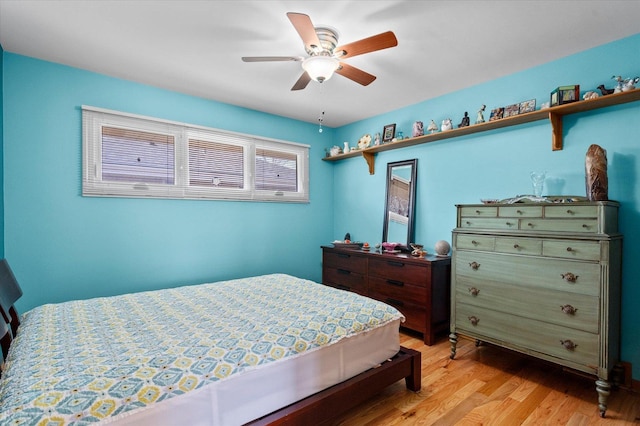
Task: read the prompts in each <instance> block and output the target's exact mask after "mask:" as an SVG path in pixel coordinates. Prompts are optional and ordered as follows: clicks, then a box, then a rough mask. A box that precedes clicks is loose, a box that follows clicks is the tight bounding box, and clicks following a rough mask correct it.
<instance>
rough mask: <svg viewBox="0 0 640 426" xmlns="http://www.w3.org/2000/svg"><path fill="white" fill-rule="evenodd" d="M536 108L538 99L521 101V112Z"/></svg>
mask: <svg viewBox="0 0 640 426" xmlns="http://www.w3.org/2000/svg"><path fill="white" fill-rule="evenodd" d="M535 110H536V100H535V99H529V100H528V101H524V102H520V114H524V113H525V112H531V111H535Z"/></svg>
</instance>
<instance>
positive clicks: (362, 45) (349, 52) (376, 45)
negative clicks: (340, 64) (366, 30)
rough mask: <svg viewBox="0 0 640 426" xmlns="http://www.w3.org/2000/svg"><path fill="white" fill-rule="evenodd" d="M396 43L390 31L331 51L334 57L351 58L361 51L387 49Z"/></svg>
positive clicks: (361, 52)
mask: <svg viewBox="0 0 640 426" xmlns="http://www.w3.org/2000/svg"><path fill="white" fill-rule="evenodd" d="M397 45H398V39H397V38H396V35H395V34H394V33H393V32H392V31H387V32H386V33H381V34H378V35H374V36H371V37H368V38H363V39H362V40H358V41H354V42H353V43H348V44H344V45H342V46H338V47H336V48H335V49H334V50H333V52H334V55H335V56H336V58H338V59H344V58H351V57H353V56H356V55H362V54H363V53H369V52H375V51H376V50H382V49H387V48H389V47H395V46H397Z"/></svg>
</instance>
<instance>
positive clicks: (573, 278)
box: [560, 272, 578, 283]
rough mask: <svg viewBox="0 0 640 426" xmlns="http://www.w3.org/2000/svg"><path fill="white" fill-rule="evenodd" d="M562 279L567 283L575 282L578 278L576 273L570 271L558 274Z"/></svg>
mask: <svg viewBox="0 0 640 426" xmlns="http://www.w3.org/2000/svg"><path fill="white" fill-rule="evenodd" d="M560 275H561V276H562V279H563V280H565V281H566V282H568V283H575V282H576V281H577V280H578V275H575V274H572V273H571V272H567V273H566V274H560Z"/></svg>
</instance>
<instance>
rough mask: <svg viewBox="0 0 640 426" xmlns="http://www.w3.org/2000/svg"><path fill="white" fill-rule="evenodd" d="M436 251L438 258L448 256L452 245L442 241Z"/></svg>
mask: <svg viewBox="0 0 640 426" xmlns="http://www.w3.org/2000/svg"><path fill="white" fill-rule="evenodd" d="M435 250H436V254H437V255H438V256H447V255H448V254H449V250H451V245H450V244H449V243H448V242H446V241H445V240H440V241H438V242H437V243H436V246H435Z"/></svg>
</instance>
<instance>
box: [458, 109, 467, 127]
mask: <svg viewBox="0 0 640 426" xmlns="http://www.w3.org/2000/svg"><path fill="white" fill-rule="evenodd" d="M468 125H469V113H468V112H467V111H465V112H464V117H462V121H461V122H460V124H458V128H460V127H467V126H468Z"/></svg>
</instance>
